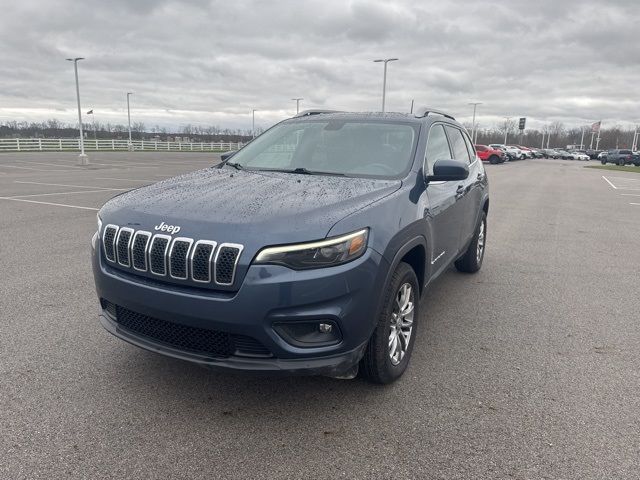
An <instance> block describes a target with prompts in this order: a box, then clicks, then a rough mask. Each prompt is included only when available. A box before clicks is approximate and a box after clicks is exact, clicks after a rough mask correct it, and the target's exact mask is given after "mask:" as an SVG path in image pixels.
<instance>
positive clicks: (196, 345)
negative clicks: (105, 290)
mask: <svg viewBox="0 0 640 480" xmlns="http://www.w3.org/2000/svg"><path fill="white" fill-rule="evenodd" d="M101 303H102V306H103V308H104V309H105V310H106V311H107V312H109V314H110V315H111V316H113V317H115V321H116V322H117V323H118V325H119V326H120V327H121V328H123V329H125V330H128V331H130V332H132V333H134V334H136V335H139V336H142V337H146V338H148V339H150V340H152V341H153V342H155V343H162V344H165V345H167V346H170V347H173V348H176V349H178V350H183V351H187V352H191V353H197V354H199V355H206V356H209V357H217V358H227V357H230V356H231V355H234V354H235V355H238V356H250V357H271V356H272V355H271V352H270V351H269V350H268V349H267V348H266V347H265V346H264V345H262V344H261V343H260V342H258V341H257V340H256V339H254V338H252V337H248V336H246V335H232V334H229V333H226V332H220V331H217V330H208V329H206V328H198V327H191V326H188V325H182V324H179V323H173V322H168V321H166V320H160V319H159V318H153V317H149V316H147V315H143V314H141V313H137V312H134V311H132V310H129V309H127V308H124V307H121V306H119V305H114V304H113V303H111V302H108V301H106V300H102V301H101Z"/></svg>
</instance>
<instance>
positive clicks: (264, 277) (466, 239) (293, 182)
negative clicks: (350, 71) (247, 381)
mask: <svg viewBox="0 0 640 480" xmlns="http://www.w3.org/2000/svg"><path fill="white" fill-rule="evenodd" d="M223 157H224V158H223V161H222V162H221V163H220V164H218V165H216V166H212V167H210V168H206V169H204V170H200V171H196V172H192V173H188V174H185V175H182V176H178V177H175V178H171V179H167V180H164V181H161V182H159V183H155V184H153V185H149V186H145V187H142V188H138V189H135V190H132V191H130V192H127V193H124V194H121V195H119V196H116V197H114V198H113V199H111V200H110V201H108V202H107V203H106V204H105V205H104V206H103V207H102V209H101V210H100V211H99V213H98V230H97V232H96V234H95V235H94V237H93V240H92V245H93V253H92V262H93V272H94V277H95V283H96V290H97V294H98V297H99V300H100V305H101V312H100V319H101V322H102V325H103V326H104V327H105V328H106V329H107V330H108V331H109V332H111V333H112V334H114V335H115V336H117V337H119V338H121V339H123V340H126V341H128V342H130V343H132V344H134V345H137V346H139V347H142V348H145V349H148V350H151V351H155V352H158V353H162V354H164V355H168V356H171V357H175V358H180V359H184V360H189V361H192V362H196V363H199V364H202V365H207V366H211V367H226V368H228V369H237V370H252V371H264V372H270V373H274V372H288V373H302V374H323V375H329V376H333V377H342V378H351V377H353V376H355V374H356V373H357V372H358V369H359V370H360V371H361V372H362V373H363V374H364V375H365V376H366V377H367V378H369V379H370V380H371V381H374V382H377V383H389V382H392V381H393V380H395V379H397V378H398V377H400V376H401V375H402V373H403V372H404V370H405V369H406V367H407V364H408V362H409V359H410V357H411V352H412V349H413V345H414V342H415V338H416V329H417V328H418V324H419V322H420V298H421V294H422V293H423V292H424V291H425V289H426V288H427V287H428V286H429V284H430V283H431V282H433V281H434V279H435V278H436V277H438V276H439V275H440V274H441V273H442V272H443V271H445V270H446V269H447V268H448V267H449V266H450V265H451V264H452V263H453V264H455V266H456V268H457V269H458V270H460V271H462V272H471V273H472V272H476V271H478V270H479V269H480V267H481V265H482V260H483V256H484V252H485V242H486V235H487V213H488V209H489V192H488V183H487V177H486V174H485V170H484V167H483V165H482V162H480V161H479V160H478V158H477V156H476V153H475V151H474V149H473V146H472V143H471V140H470V139H469V136H468V134H467V132H466V131H465V129H464V127H462V126H461V125H460V124H459V123H458V122H456V121H455V119H454V118H453V117H451V116H450V115H447V114H444V113H442V112H437V111H434V110H430V109H423V111H421V112H420V113H418V114H417V115H413V114H411V115H409V114H392V113H344V112H331V111H307V112H302V113H301V114H299V115H297V116H296V117H294V118H291V119H288V120H285V121H283V122H280V123H278V124H277V125H275V126H273V127H272V128H270V129H269V130H267V131H266V132H265V133H263V134H262V135H260V136H258V137H257V138H255V139H254V140H252V141H251V142H250V143H249V144H247V145H246V146H244V147H243V148H242V149H241V150H239V151H237V152H233V153H232V154H227V155H223Z"/></svg>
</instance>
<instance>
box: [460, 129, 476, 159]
mask: <svg viewBox="0 0 640 480" xmlns="http://www.w3.org/2000/svg"><path fill="white" fill-rule="evenodd" d="M462 138H464V143H466V144H467V152H469V163H473V162H475V160H476V149H475V148H473V145H471V140H470V139H469V137H468V136H467V134H466V133H463V134H462Z"/></svg>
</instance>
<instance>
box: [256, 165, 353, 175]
mask: <svg viewBox="0 0 640 480" xmlns="http://www.w3.org/2000/svg"><path fill="white" fill-rule="evenodd" d="M260 170H263V171H267V172H283V173H296V174H298V175H332V176H335V177H344V176H345V174H344V173H338V172H321V171H319V170H309V169H307V168H304V167H297V168H294V169H293V170H287V169H284V168H282V169H280V168H278V169H276V168H274V169H271V168H265V169H260Z"/></svg>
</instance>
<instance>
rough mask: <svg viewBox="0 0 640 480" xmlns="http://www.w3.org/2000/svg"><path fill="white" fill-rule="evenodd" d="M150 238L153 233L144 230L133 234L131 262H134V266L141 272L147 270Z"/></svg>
mask: <svg viewBox="0 0 640 480" xmlns="http://www.w3.org/2000/svg"><path fill="white" fill-rule="evenodd" d="M150 239H151V233H150V232H144V231H142V230H140V231H138V232H136V233H135V235H134V236H133V241H132V243H131V262H132V263H133V268H134V269H136V270H138V271H140V272H146V271H147V247H148V246H149V240H150Z"/></svg>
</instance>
